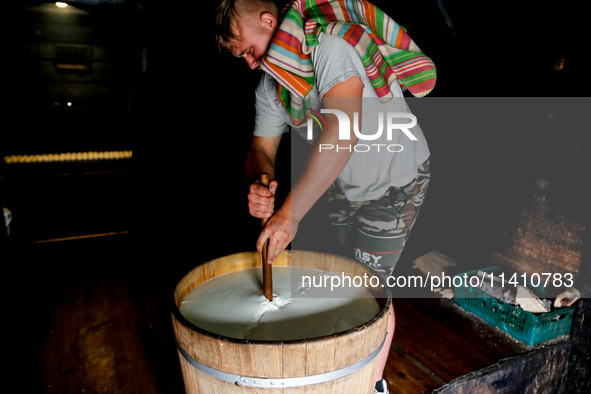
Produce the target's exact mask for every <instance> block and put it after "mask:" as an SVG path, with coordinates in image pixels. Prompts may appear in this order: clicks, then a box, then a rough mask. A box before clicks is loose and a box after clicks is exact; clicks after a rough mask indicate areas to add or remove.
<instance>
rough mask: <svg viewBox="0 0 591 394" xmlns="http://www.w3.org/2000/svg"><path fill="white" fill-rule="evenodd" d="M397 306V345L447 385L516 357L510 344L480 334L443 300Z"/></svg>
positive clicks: (404, 301)
mask: <svg viewBox="0 0 591 394" xmlns="http://www.w3.org/2000/svg"><path fill="white" fill-rule="evenodd" d="M445 301H448V300H445ZM394 304H395V305H394V309H395V311H396V331H395V333H394V342H395V343H397V344H398V345H399V346H400V347H401V348H402V349H404V351H406V352H408V353H409V354H410V355H412V357H414V358H416V359H417V360H418V361H419V362H420V363H421V364H423V365H424V366H425V367H427V368H428V369H429V370H431V371H433V372H434V373H435V374H436V375H437V376H439V377H441V378H442V379H443V380H444V381H446V382H449V381H451V380H453V379H455V378H457V377H459V376H462V375H464V374H466V373H470V372H473V371H476V370H478V369H481V368H484V367H487V366H490V365H492V364H494V363H496V362H497V361H499V360H500V359H501V358H503V357H508V356H512V355H515V354H516V352H515V347H511V346H508V344H510V343H509V342H508V341H506V340H504V341H503V340H500V339H499V338H498V336H492V337H491V336H487V335H486V333H485V332H482V331H481V332H479V331H478V330H476V329H475V325H474V323H473V322H472V321H470V320H469V319H466V318H465V316H462V315H460V314H458V313H454V312H453V311H452V310H451V309H449V308H444V307H442V300H441V299H396V300H394ZM481 328H482V329H484V330H486V325H483V326H482V327H481Z"/></svg>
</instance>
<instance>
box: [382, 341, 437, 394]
mask: <svg viewBox="0 0 591 394" xmlns="http://www.w3.org/2000/svg"><path fill="white" fill-rule="evenodd" d="M383 376H384V379H386V382H387V384H388V388H389V390H390V392H392V393H397V394H416V393H430V392H431V391H432V390H433V389H435V388H437V387H439V386H441V382H440V381H438V380H437V379H436V378H434V377H433V376H432V375H431V374H430V373H428V372H426V371H425V369H424V368H421V367H420V366H418V365H417V364H416V363H415V362H413V361H412V360H411V359H409V358H407V357H405V354H404V352H400V351H398V350H396V348H394V347H392V348H391V349H390V354H389V355H388V362H387V363H386V367H385V368H384V375H383Z"/></svg>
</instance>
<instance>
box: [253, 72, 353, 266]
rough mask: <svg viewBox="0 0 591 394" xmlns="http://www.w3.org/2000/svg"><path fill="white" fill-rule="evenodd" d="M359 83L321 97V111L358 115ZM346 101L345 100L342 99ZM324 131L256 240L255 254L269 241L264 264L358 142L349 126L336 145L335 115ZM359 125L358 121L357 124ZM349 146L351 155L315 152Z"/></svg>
mask: <svg viewBox="0 0 591 394" xmlns="http://www.w3.org/2000/svg"><path fill="white" fill-rule="evenodd" d="M362 96H363V83H362V82H361V79H360V78H359V77H351V78H349V79H348V80H346V81H344V82H341V83H339V84H337V85H335V86H334V87H332V88H331V89H330V90H329V91H328V92H327V93H326V94H325V95H324V96H323V103H324V107H325V108H329V109H337V110H340V111H343V112H345V113H346V114H347V115H348V116H349V119H353V113H354V112H357V113H359V114H361V100H362V99H361V97H362ZM344 97H347V99H343V98H344ZM326 121H327V126H328V127H327V130H324V131H323V132H321V133H320V135H319V136H318V137H317V138H316V140H315V141H314V144H313V145H312V148H311V150H310V154H309V155H308V158H307V160H306V163H305V165H304V169H303V171H302V174H301V175H300V177H299V178H298V180H297V182H296V183H295V185H294V187H293V188H292V190H291V192H290V193H289V195H288V196H287V198H286V200H285V203H284V204H283V205H282V206H281V208H279V209H278V210H277V212H275V213H274V214H273V216H272V217H271V218H270V219H269V221H268V222H267V224H266V226H265V227H264V229H263V231H262V232H261V235H260V236H259V238H258V240H257V250H259V251H261V250H262V247H263V244H264V243H265V242H266V240H267V239H269V240H270V241H269V251H268V262H269V263H271V262H272V261H273V260H274V259H275V258H277V256H278V255H279V254H280V253H281V252H282V251H283V250H284V249H285V248H286V247H287V245H288V244H289V243H290V242H291V240H292V239H293V238H294V237H295V234H296V232H297V228H298V225H299V222H300V221H301V219H302V218H303V217H304V215H306V213H308V211H309V210H310V208H311V207H312V206H313V205H314V203H315V202H316V201H317V200H318V199H319V198H320V196H322V194H323V193H324V192H325V191H326V190H327V189H328V188H329V187H330V185H331V184H332V183H333V182H334V181H335V180H336V179H337V177H338V176H339V174H340V173H341V172H342V171H343V169H344V168H345V166H346V165H347V162H348V161H349V158H350V157H351V155H352V153H353V148H352V147H353V146H355V144H356V143H357V141H358V138H357V137H356V136H355V134H354V133H353V130H352V128H353V123H352V122H351V130H350V134H351V139H350V140H348V141H339V129H338V127H339V125H338V120H337V118H336V116H335V115H332V114H330V115H329V116H327V117H326ZM360 123H361V120H360ZM339 142H340V145H341V146H342V145H349V144H350V145H351V151H349V150H339V151H337V150H336V149H331V150H327V151H324V152H320V151H319V146H320V144H332V145H334V146H336V145H337V144H339Z"/></svg>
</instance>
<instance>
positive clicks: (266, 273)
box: [260, 174, 273, 301]
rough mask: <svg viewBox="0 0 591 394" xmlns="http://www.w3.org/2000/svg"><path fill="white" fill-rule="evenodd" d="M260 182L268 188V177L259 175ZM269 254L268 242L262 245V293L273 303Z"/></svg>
mask: <svg viewBox="0 0 591 394" xmlns="http://www.w3.org/2000/svg"><path fill="white" fill-rule="evenodd" d="M260 182H261V184H262V185H263V186H265V187H269V175H268V174H261V177H260ZM267 220H269V219H268V218H264V219H262V220H261V222H262V226H263V227H264V226H265V224H266V223H267ZM268 252H269V240H268V239H267V241H266V242H265V244H264V245H263V253H261V256H262V262H263V291H264V293H265V298H266V299H267V300H269V301H273V266H272V265H271V264H269V263H267V254H268Z"/></svg>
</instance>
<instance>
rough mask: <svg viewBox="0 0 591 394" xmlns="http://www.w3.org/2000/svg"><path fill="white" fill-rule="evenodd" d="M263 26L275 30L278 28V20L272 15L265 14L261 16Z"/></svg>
mask: <svg viewBox="0 0 591 394" xmlns="http://www.w3.org/2000/svg"><path fill="white" fill-rule="evenodd" d="M261 24H262V25H264V26H265V27H269V28H271V29H273V30H275V27H276V26H277V19H275V17H274V16H273V15H272V14H270V13H268V12H265V13H263V14H261Z"/></svg>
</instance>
